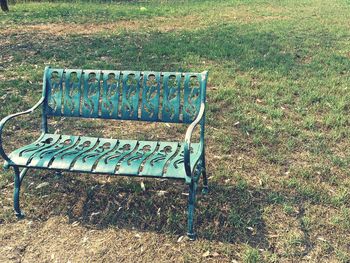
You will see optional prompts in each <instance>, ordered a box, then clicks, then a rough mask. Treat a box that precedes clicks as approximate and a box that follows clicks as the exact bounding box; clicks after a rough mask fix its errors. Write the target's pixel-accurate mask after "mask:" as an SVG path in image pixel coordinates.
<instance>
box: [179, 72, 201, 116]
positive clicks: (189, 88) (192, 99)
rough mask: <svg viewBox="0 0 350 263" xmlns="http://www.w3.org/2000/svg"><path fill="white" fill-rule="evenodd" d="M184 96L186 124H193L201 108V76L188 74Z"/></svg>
mask: <svg viewBox="0 0 350 263" xmlns="http://www.w3.org/2000/svg"><path fill="white" fill-rule="evenodd" d="M184 92H185V94H184V112H183V114H184V122H186V123H189V122H192V121H193V120H194V119H195V118H196V116H197V114H198V112H199V106H200V75H191V74H186V76H185V91H184Z"/></svg>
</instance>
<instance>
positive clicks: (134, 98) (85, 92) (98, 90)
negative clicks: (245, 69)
mask: <svg viewBox="0 0 350 263" xmlns="http://www.w3.org/2000/svg"><path fill="white" fill-rule="evenodd" d="M207 76H208V73H207V72H202V73H180V72H153V71H147V72H140V71H110V70H77V69H54V68H51V67H47V68H45V72H44V77H43V90H42V97H41V99H40V100H39V102H38V103H37V104H36V105H35V106H33V107H32V108H31V109H29V110H27V111H24V112H20V113H16V114H12V115H9V116H7V117H5V118H4V119H2V120H1V122H0V154H1V156H2V157H3V158H4V160H5V164H4V168H6V169H8V168H10V167H13V169H14V174H15V175H14V211H15V214H16V216H17V217H18V218H22V217H23V213H22V212H21V210H20V202H19V193H20V187H21V183H22V180H23V177H24V176H25V174H26V172H27V170H28V169H29V168H33V169H49V170H55V171H59V172H62V171H63V172H64V171H66V172H79V173H91V174H108V175H125V176H134V177H153V178H166V179H178V180H182V181H184V182H185V183H186V184H188V185H189V197H188V233H187V235H188V237H189V238H190V239H195V233H194V226H193V218H194V208H195V200H196V190H197V185H198V181H199V178H200V176H203V189H202V191H203V193H206V192H207V191H208V182H207V177H206V170H205V151H204V122H205V98H206V82H207ZM39 107H40V108H41V109H42V125H41V126H42V127H41V135H40V136H39V138H38V139H37V140H36V141H34V142H33V143H30V144H28V145H25V146H23V147H20V148H18V149H16V150H14V151H13V152H11V153H10V154H9V155H7V154H6V153H5V151H4V149H3V146H2V141H3V140H2V132H3V129H4V125H5V124H6V123H7V122H8V121H9V120H11V119H13V118H15V117H17V116H20V115H24V114H29V113H32V112H33V111H34V110H35V109H37V108H39ZM53 116H58V117H80V118H100V119H115V120H132V121H145V122H168V123H184V124H188V128H187V132H186V135H185V140H184V141H183V142H182V141H181V142H178V141H172V142H171V141H142V140H118V139H107V138H94V137H85V136H74V135H66V134H50V133H49V132H48V117H53ZM198 124H199V125H198ZM197 125H198V126H200V140H199V142H196V143H194V142H191V136H192V133H193V131H194V129H195V127H196V126H197Z"/></svg>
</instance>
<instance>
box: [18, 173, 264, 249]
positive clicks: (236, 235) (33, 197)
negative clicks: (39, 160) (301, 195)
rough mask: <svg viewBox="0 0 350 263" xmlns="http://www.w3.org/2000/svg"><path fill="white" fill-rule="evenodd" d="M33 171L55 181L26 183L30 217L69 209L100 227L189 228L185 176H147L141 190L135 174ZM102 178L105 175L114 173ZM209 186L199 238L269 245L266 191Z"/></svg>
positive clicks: (174, 231)
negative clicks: (58, 174) (176, 178)
mask: <svg viewBox="0 0 350 263" xmlns="http://www.w3.org/2000/svg"><path fill="white" fill-rule="evenodd" d="M34 173H37V172H36V171H34ZM29 177H30V179H29V180H30V181H32V180H34V181H36V182H35V183H37V184H40V183H41V182H49V184H50V185H49V186H48V187H44V188H40V189H36V188H34V187H29V188H27V187H26V184H25V187H24V189H23V191H24V192H26V196H25V197H24V199H26V200H23V201H24V203H23V210H24V211H25V212H27V213H26V214H27V218H29V219H32V220H39V219H40V220H47V219H48V218H50V217H52V216H54V215H68V217H69V219H70V221H71V222H74V221H78V222H81V223H82V224H83V225H85V226H86V227H91V228H97V229H103V228H107V227H118V228H126V229H136V230H139V231H151V232H157V233H163V234H169V235H172V236H174V237H175V238H176V237H177V236H180V235H184V234H185V233H186V232H187V228H186V227H187V197H188V196H187V193H188V187H187V186H186V185H185V184H183V183H182V182H175V181H170V180H165V181H159V180H150V179H145V180H144V184H145V188H146V190H142V188H141V186H140V180H138V179H136V180H135V178H131V179H130V178H125V177H119V178H116V179H112V181H111V182H101V180H100V179H101V177H100V178H99V179H98V180H95V179H96V178H95V179H94V178H91V177H95V176H90V175H76V174H75V175H74V176H72V175H71V174H64V175H63V176H61V177H60V178H57V177H55V176H53V175H52V174H44V175H43V176H36V175H34V176H31V175H29ZM102 178H103V180H105V181H106V180H108V178H109V177H102ZM210 187H211V190H210V193H209V194H208V195H203V194H201V193H200V187H199V191H198V193H197V207H196V218H195V226H196V232H197V234H198V236H199V238H204V239H207V240H216V241H220V242H227V243H235V242H243V243H248V244H250V245H252V246H256V247H262V248H268V243H267V241H266V238H265V225H264V221H263V219H262V211H263V208H264V205H265V204H266V200H265V197H264V195H265V194H264V193H262V192H261V191H259V190H257V189H253V188H249V187H247V186H242V185H238V186H225V185H220V184H215V183H212V184H211V185H210ZM26 188H27V189H26ZM43 197H44V198H43ZM26 206H27V207H26ZM28 206H29V207H28ZM28 210H30V211H28Z"/></svg>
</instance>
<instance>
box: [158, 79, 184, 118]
mask: <svg viewBox="0 0 350 263" xmlns="http://www.w3.org/2000/svg"><path fill="white" fill-rule="evenodd" d="M180 83H181V74H180V73H164V77H163V89H164V93H163V94H164V95H163V110H162V119H163V121H167V122H179V112H180Z"/></svg>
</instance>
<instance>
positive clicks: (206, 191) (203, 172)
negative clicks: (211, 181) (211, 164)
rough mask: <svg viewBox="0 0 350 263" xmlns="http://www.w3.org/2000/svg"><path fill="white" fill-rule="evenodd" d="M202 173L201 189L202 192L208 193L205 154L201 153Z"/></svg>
mask: <svg viewBox="0 0 350 263" xmlns="http://www.w3.org/2000/svg"><path fill="white" fill-rule="evenodd" d="M202 175H203V189H202V194H205V195H206V194H208V192H209V187H208V178H207V169H206V166H205V156H204V154H203V160H202Z"/></svg>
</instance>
